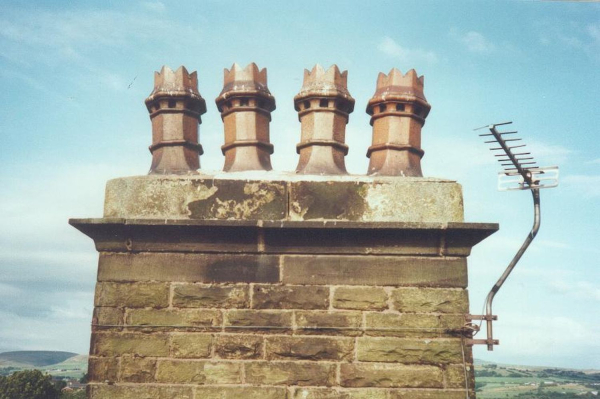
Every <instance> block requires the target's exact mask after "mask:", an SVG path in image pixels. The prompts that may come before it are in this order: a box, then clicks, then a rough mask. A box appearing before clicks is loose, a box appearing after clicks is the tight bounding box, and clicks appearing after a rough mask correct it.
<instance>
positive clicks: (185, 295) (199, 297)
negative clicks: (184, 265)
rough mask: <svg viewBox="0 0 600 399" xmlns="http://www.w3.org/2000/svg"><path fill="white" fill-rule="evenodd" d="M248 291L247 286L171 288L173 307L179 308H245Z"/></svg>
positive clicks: (187, 285) (185, 286)
mask: <svg viewBox="0 0 600 399" xmlns="http://www.w3.org/2000/svg"><path fill="white" fill-rule="evenodd" d="M248 289H249V287H248V286H247V285H242V286H235V285H234V286H205V285H194V284H185V285H176V286H175V287H174V288H173V306H175V307H180V308H247V307H248V298H249V295H248Z"/></svg>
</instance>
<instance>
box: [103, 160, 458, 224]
mask: <svg viewBox="0 0 600 399" xmlns="http://www.w3.org/2000/svg"><path fill="white" fill-rule="evenodd" d="M104 217H106V218H128V219H131V218H133V219H145V218H148V219H183V220H186V219H188V220H266V221H276V220H278V221H330V220H339V221H355V222H369V221H372V222H377V221H381V222H417V223H431V222H440V223H446V222H462V221H463V199H462V189H461V186H460V185H459V184H457V183H456V182H454V181H451V180H444V179H432V178H419V177H370V176H351V175H349V176H306V175H303V176H299V175H297V174H295V173H285V172H262V171H260V172H257V171H253V172H239V173H213V174H210V173H203V174H197V175H187V176H173V175H150V176H135V177H124V178H118V179H114V180H110V181H109V182H108V183H107V186H106V198H105V204H104Z"/></svg>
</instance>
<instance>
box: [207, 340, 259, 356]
mask: <svg viewBox="0 0 600 399" xmlns="http://www.w3.org/2000/svg"><path fill="white" fill-rule="evenodd" d="M215 353H216V354H217V355H218V356H219V357H220V358H223V359H259V358H262V356H263V337H261V336H257V335H238V334H235V335H219V336H218V337H217V343H216V349H215Z"/></svg>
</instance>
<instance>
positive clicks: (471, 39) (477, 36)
mask: <svg viewBox="0 0 600 399" xmlns="http://www.w3.org/2000/svg"><path fill="white" fill-rule="evenodd" d="M450 37H451V38H453V39H454V40H455V41H457V42H458V43H460V44H462V45H463V46H464V47H465V48H466V49H467V50H468V51H470V52H472V53H480V54H489V53H491V52H493V51H495V50H496V45H495V44H493V43H492V42H490V41H489V40H488V39H487V38H486V37H485V36H484V35H483V34H481V33H479V32H476V31H469V32H465V33H461V32H459V31H458V30H457V29H455V28H453V29H451V30H450Z"/></svg>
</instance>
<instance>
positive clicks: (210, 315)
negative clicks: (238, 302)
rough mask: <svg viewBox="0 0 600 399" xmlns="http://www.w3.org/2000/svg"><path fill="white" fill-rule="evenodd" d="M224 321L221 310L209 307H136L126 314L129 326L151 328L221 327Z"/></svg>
mask: <svg viewBox="0 0 600 399" xmlns="http://www.w3.org/2000/svg"><path fill="white" fill-rule="evenodd" d="M222 322H223V318H222V315H221V312H220V311H219V310H208V309H174V310H164V309H160V310H158V309H157V310H148V309H134V310H130V311H128V313H127V316H126V324H127V325H128V326H147V327H148V328H149V329H150V330H152V329H156V328H161V327H166V328H168V329H169V330H177V329H197V328H211V327H213V328H214V327H216V328H220V327H221V325H222Z"/></svg>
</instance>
